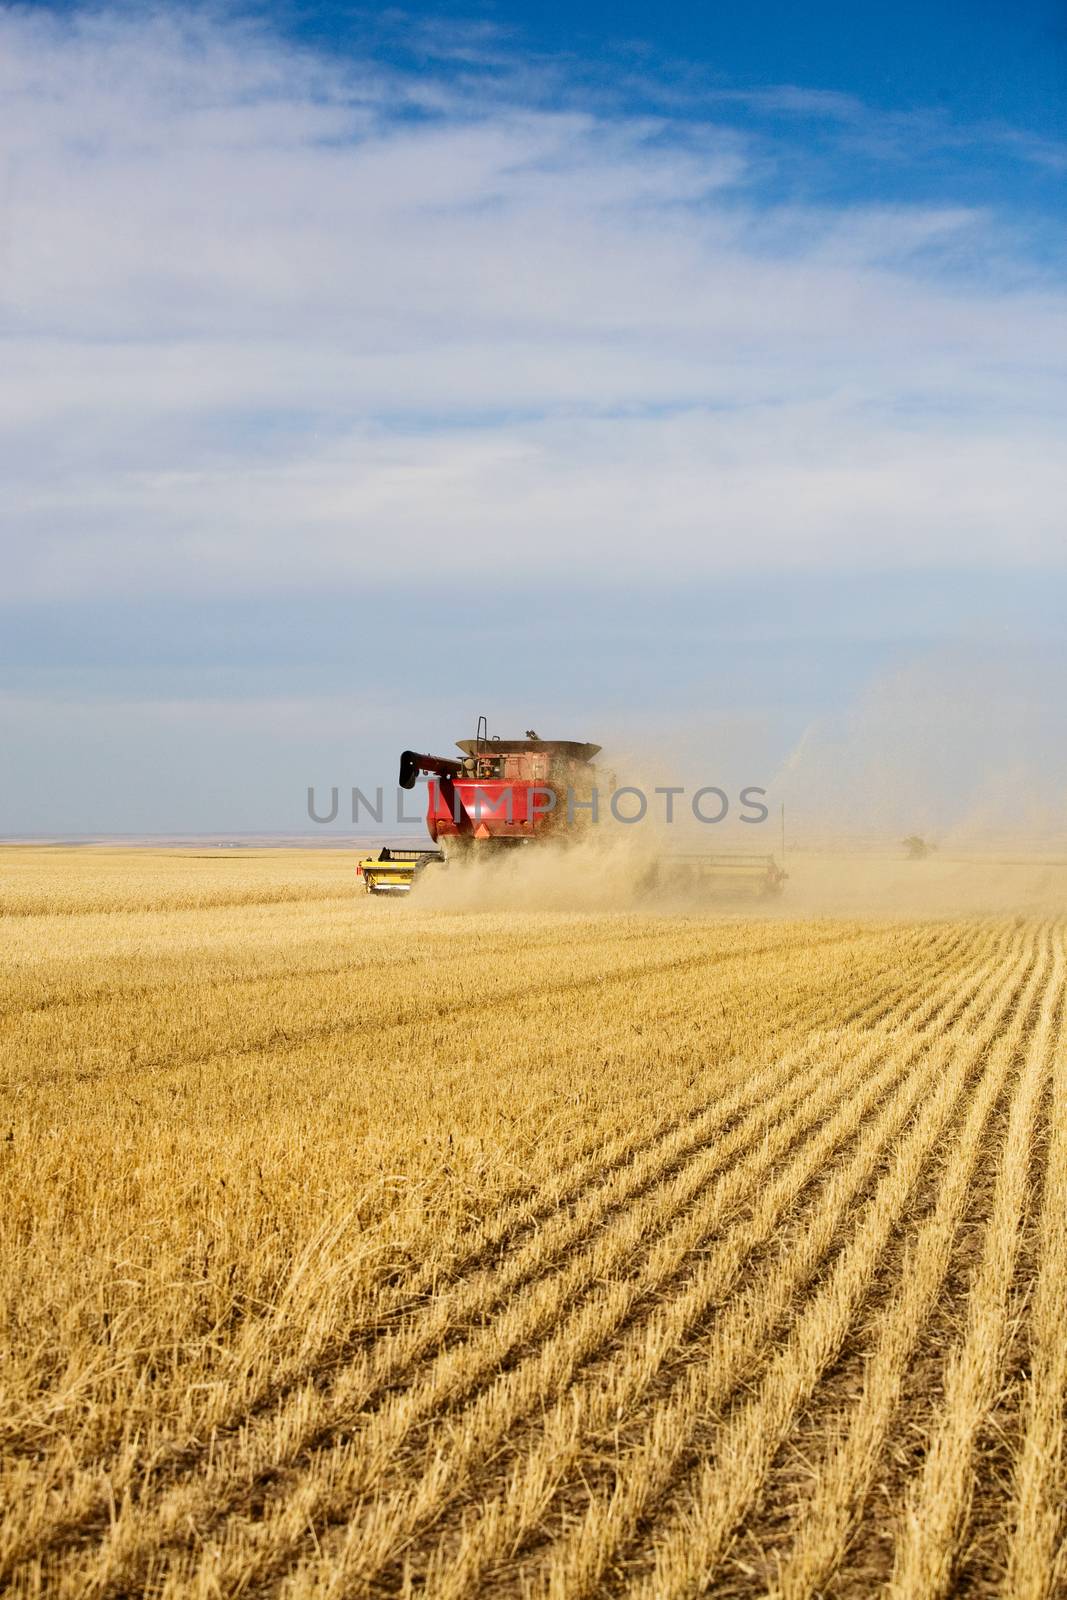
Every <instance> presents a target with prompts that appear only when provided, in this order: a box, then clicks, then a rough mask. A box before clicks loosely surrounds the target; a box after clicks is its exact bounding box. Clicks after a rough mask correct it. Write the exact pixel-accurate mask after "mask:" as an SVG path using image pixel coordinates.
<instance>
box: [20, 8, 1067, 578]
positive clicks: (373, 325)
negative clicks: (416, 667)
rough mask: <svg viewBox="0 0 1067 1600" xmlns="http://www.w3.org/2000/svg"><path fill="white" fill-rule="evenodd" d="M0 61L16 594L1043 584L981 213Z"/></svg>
mask: <svg viewBox="0 0 1067 1600" xmlns="http://www.w3.org/2000/svg"><path fill="white" fill-rule="evenodd" d="M490 44H491V45H492V46H493V48H494V49H496V48H498V44H497V41H496V39H495V38H493V39H491V40H489V41H488V42H486V41H484V40H479V39H475V40H474V41H473V47H474V49H475V50H476V51H478V50H483V51H484V50H485V49H486V48H488V45H490ZM452 48H453V50H454V46H453V47H452ZM485 59H486V58H484V57H483V64H484V60H485ZM0 60H2V61H3V62H4V63H5V65H4V66H3V67H2V68H0V125H2V130H3V148H4V152H5V153H4V155H3V156H2V157H0V304H2V316H3V323H2V328H3V344H2V359H3V370H4V377H3V381H2V383H0V468H2V470H3V473H4V481H5V485H6V490H5V505H4V509H3V513H2V516H3V527H4V537H5V539H6V541H7V543H8V550H9V553H8V557H7V574H6V576H7V584H6V588H7V592H8V594H9V595H11V596H15V597H17V596H18V595H20V594H22V595H33V596H38V597H40V596H48V595H51V594H58V593H70V592H74V593H85V594H93V593H95V592H100V591H112V592H121V593H125V592H129V593H136V592H138V591H151V590H161V589H162V590H174V589H179V590H181V589H184V590H191V591H196V590H199V589H210V588H225V589H235V590H240V589H244V590H247V589H250V588H255V587H261V586H262V587H284V586H286V585H291V584H299V585H308V584H317V585H328V586H332V585H335V584H338V583H345V584H354V583H355V582H357V581H358V580H359V579H361V578H364V577H366V576H368V575H371V574H374V573H378V572H382V571H388V570H390V569H391V568H393V567H394V566H395V565H396V564H397V562H398V559H402V561H403V564H404V566H405V568H406V569H407V570H411V569H413V568H417V569H419V570H420V571H422V572H423V573H426V574H432V573H434V572H441V573H449V574H455V573H456V571H457V569H458V570H463V569H464V568H465V566H466V565H468V564H469V565H470V567H471V569H472V570H476V571H477V572H478V573H480V574H481V575H482V577H483V578H484V577H486V576H489V575H491V574H492V573H494V572H497V573H515V572H524V571H530V572H537V573H539V574H541V575H542V576H544V575H546V574H549V573H552V572H556V571H561V572H563V571H574V570H590V571H596V570H603V569H604V568H605V566H607V567H609V568H610V570H611V571H612V573H613V574H615V575H619V576H622V577H627V576H629V577H632V578H634V579H638V578H640V577H641V576H642V575H643V574H646V573H648V572H650V571H656V572H663V571H664V570H665V569H670V570H671V571H673V572H674V573H676V574H677V573H679V572H681V573H684V572H692V573H706V574H713V573H715V572H717V571H722V570H726V569H729V570H737V569H739V568H740V569H744V568H750V567H753V566H755V567H759V566H761V565H762V564H764V563H767V562H771V563H773V564H775V565H785V566H815V567H833V566H838V567H840V566H852V565H857V564H860V565H867V566H879V565H881V566H885V565H889V566H893V565H918V564H922V563H932V564H937V565H946V564H948V565H953V564H971V563H974V564H986V563H996V562H998V561H1006V560H1010V561H1019V560H1023V561H1032V562H1034V563H1045V564H1049V563H1055V564H1061V563H1062V560H1063V556H1064V553H1065V543H1064V537H1063V531H1064V529H1063V514H1062V506H1063V505H1064V504H1067V469H1065V468H1064V466H1063V465H1062V464H1061V462H1060V455H1061V452H1060V451H1059V449H1058V441H1059V439H1060V437H1061V436H1062V416H1063V408H1064V389H1063V382H1062V377H1061V376H1060V373H1061V371H1062V357H1063V347H1064V336H1063V331H1062V330H1063V327H1064V325H1065V324H1064V319H1063V313H1064V309H1065V307H1064V296H1063V295H1062V294H1060V293H1059V292H1058V291H1055V290H1052V289H1048V288H1042V287H1040V286H1039V285H1036V284H1035V285H1031V286H1027V282H1026V273H1025V270H1024V269H1025V263H1021V264H1018V270H1017V269H1016V268H1012V269H1011V270H1009V271H1006V272H1001V273H1000V275H999V278H998V276H997V274H989V275H986V281H985V282H983V274H982V273H979V272H975V273H973V274H968V275H963V276H961V274H960V272H959V265H960V259H961V258H963V259H964V260H965V261H971V262H973V263H975V264H976V265H977V264H979V263H981V262H982V261H984V260H985V259H987V258H988V259H989V260H990V261H996V262H997V263H1002V262H1003V261H1004V260H1005V249H1006V247H1005V244H1004V240H1003V238H1002V237H1001V235H1000V233H999V231H998V228H997V224H996V221H995V219H994V218H992V217H990V216H988V215H985V214H982V213H978V212H975V211H972V210H967V209H961V208H958V207H953V206H950V205H945V206H940V207H923V206H914V207H894V208H887V207H884V206H873V205H872V206H866V207H851V208H842V209H840V210H838V211H836V212H833V211H827V210H826V208H825V207H822V208H820V209H817V210H816V209H813V208H810V207H807V208H805V207H801V206H799V205H796V204H794V205H791V206H788V207H786V206H781V205H777V206H774V207H772V206H770V205H769V204H768V202H767V200H766V197H765V195H764V192H763V187H762V185H763V180H764V177H765V176H766V167H765V161H766V156H765V154H764V153H761V154H760V155H759V156H758V157H757V156H756V154H755V152H754V151H751V150H750V149H749V148H748V146H747V145H746V143H745V141H744V139H743V138H742V137H741V136H739V135H738V134H737V133H736V132H734V131H732V130H731V129H729V128H728V127H720V126H717V125H715V124H713V123H703V124H701V123H695V122H694V121H693V120H692V119H686V120H685V121H682V122H679V123H677V124H675V123H673V122H671V121H670V120H669V119H664V118H652V117H647V116H643V117H637V116H628V115H625V114H623V113H621V112H613V111H610V110H608V109H606V108H605V106H604V105H603V104H601V105H599V106H598V107H597V108H596V109H588V110H582V109H580V108H576V106H575V96H574V95H571V96H570V100H569V105H568V108H567V109H550V108H546V107H545V106H544V105H543V104H541V105H537V104H532V103H527V104H523V103H522V102H521V101H520V100H519V99H518V98H512V99H511V100H510V101H509V100H508V99H507V98H506V97H505V96H504V95H503V94H502V93H500V92H492V93H490V92H485V93H483V94H481V95H479V94H478V93H477V92H476V91H475V90H472V89H471V88H469V87H466V88H465V87H462V86H459V85H458V84H457V83H456V81H455V80H454V79H450V78H449V77H448V76H447V75H440V74H439V75H438V76H437V77H436V78H432V77H430V76H428V75H425V74H422V75H407V76H405V75H403V74H399V73H397V72H395V71H394V72H386V71H384V70H382V69H380V68H378V67H375V66H374V65H373V64H371V63H367V64H362V65H360V64H356V65H353V64H351V63H338V62H337V61H331V60H326V59H320V58H317V57H316V56H314V55H313V54H311V53H309V52H306V51H300V50H297V49H296V48H295V47H293V46H291V45H288V44H285V43H283V42H281V41H279V40H276V39H273V38H271V37H270V36H269V35H267V34H266V33H263V32H261V31H257V30H256V29H254V28H252V27H251V26H250V25H248V24H238V23H235V22H233V21H232V20H231V21H224V20H212V19H211V18H210V17H207V16H200V17H194V18H192V19H191V20H190V19H188V18H187V19H185V20H175V19H174V18H173V17H171V18H169V19H168V18H167V17H160V16H156V17H151V18H148V19H144V18H140V19H139V18H138V17H137V16H136V15H133V14H130V13H125V14H122V15H119V14H116V15H113V16H108V15H107V14H102V15H95V16H88V15H75V16H74V17H73V18H67V19H59V18H55V17H51V16H43V15H41V14H36V15H34V14H27V13H22V12H10V11H8V12H0ZM768 93H771V91H768ZM773 94H775V95H777V97H778V101H779V103H781V104H782V105H784V106H785V108H786V109H793V110H796V111H797V112H799V113H803V112H805V111H812V110H814V111H819V110H820V107H821V110H822V112H825V113H826V114H827V115H829V116H830V117H832V118H835V117H836V118H841V119H845V120H847V119H848V117H850V116H851V113H852V106H851V102H849V103H848V104H847V105H845V104H842V105H838V104H837V99H838V97H832V96H831V97H829V99H827V97H825V96H821V97H820V95H819V94H818V93H817V92H816V93H814V94H812V93H810V92H808V91H800V90H793V89H789V90H782V89H779V90H776V91H773ZM783 96H784V99H783ZM805 97H806V98H805ZM824 102H825V103H824ZM938 263H941V270H937V269H938Z"/></svg>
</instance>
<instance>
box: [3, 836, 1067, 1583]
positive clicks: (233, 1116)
mask: <svg viewBox="0 0 1067 1600" xmlns="http://www.w3.org/2000/svg"><path fill="white" fill-rule="evenodd" d="M352 866H353V862H352V857H351V856H350V855H345V854H344V853H341V852H328V851H315V852H310V851H309V852H304V853H300V852H295V851H260V852H252V851H247V850H246V851H239V850H234V851H225V850H215V851H209V850H203V851H200V852H190V851H185V852H181V851H171V852H162V851H147V850H141V851H136V850H128V851H109V850H103V849H96V850H80V851H75V850H61V849H54V850H47V849H22V850H17V849H14V848H9V849H5V850H4V851H3V852H0V882H2V886H0V943H2V951H3V961H2V1025H0V1055H2V1060H0V1097H2V1100H0V1107H2V1109H0V1246H2V1248H0V1294H2V1299H3V1329H2V1341H3V1342H2V1349H0V1457H2V1477H0V1589H3V1590H6V1591H7V1592H9V1593H11V1594H13V1595H15V1596H31V1595H36V1596H61V1597H68V1600H82V1597H86V1596H96V1597H112V1600H118V1597H120V1596H140V1595H151V1596H172V1597H173V1596H186V1595H189V1596H203V1597H209V1596H211V1597H218V1596H238V1595H240V1596H250V1597H256V1596H266V1595H271V1596H279V1597H287V1600H298V1597H308V1596H318V1595H336V1596H343V1595H352V1596H369V1597H373V1596H394V1595H395V1596H401V1595H428V1596H434V1597H442V1600H444V1597H449V1600H460V1597H466V1596H481V1595H488V1596H503V1597H510V1596H514V1597H519V1596H530V1597H543V1600H564V1597H568V1600H569V1597H574V1600H577V1597H585V1596H590V1597H591V1596H601V1595H603V1596H612V1597H616V1596H617V1597H620V1600H622V1597H626V1600H660V1597H675V1596H678V1597H680V1596H696V1595H701V1594H709V1595H716V1596H717V1595H726V1596H734V1595H737V1596H742V1595H744V1596H747V1595H773V1596H776V1597H778V1596H781V1597H801V1596H850V1597H851V1596H854V1597H861V1596H868V1595H871V1594H883V1593H884V1594H886V1595H889V1596H892V1597H899V1600H904V1597H914V1600H918V1597H927V1596H942V1595H945V1596H947V1595H955V1594H967V1595H994V1594H996V1595H1005V1596H1009V1595H1010V1596H1021V1597H1026V1600H1041V1597H1053V1596H1056V1595H1063V1594H1065V1593H1067V1556H1065V1547H1064V1532H1065V1522H1064V1506H1065V1503H1067V1481H1065V1477H1067V1456H1065V1452H1064V1417H1065V1406H1067V1338H1065V1329H1067V1048H1065V1044H1064V1031H1063V1030H1064V1020H1065V1019H1064V1009H1063V1008H1064V995H1065V956H1067V946H1065V923H1064V921H1063V920H1061V919H1060V918H1059V917H1058V916H1057V914H1056V911H1055V907H1054V906H1053V907H1052V908H1051V909H1049V907H1048V906H1047V905H1044V906H1041V907H1038V906H1037V905H1036V904H1035V906H1034V908H1032V909H1030V910H1029V911H1027V912H1026V913H1025V914H1010V913H1007V912H1005V911H1003V910H997V909H992V910H986V911H982V910H980V909H968V910H967V911H966V912H956V913H953V914H930V913H924V914H923V915H905V914H901V912H900V911H899V909H898V910H897V911H896V912H895V913H894V914H893V915H892V916H890V915H888V914H886V915H878V914H877V912H876V911H875V912H874V913H872V914H871V915H867V916H860V915H858V914H857V915H847V916H846V915H842V914H834V915H829V914H825V915H816V916H800V915H796V914H791V913H790V911H789V908H788V902H787V901H784V902H783V903H782V906H781V908H780V909H776V910H774V911H773V912H771V913H768V912H767V911H766V909H764V910H763V911H760V912H759V913H758V914H749V913H748V912H746V911H740V910H738V911H736V912H735V911H732V910H729V909H723V908H721V907H720V908H718V909H713V908H710V907H709V908H707V909H702V908H700V907H697V908H695V909H694V908H692V907H690V908H687V909H678V908H673V909H672V908H666V909H663V908H661V909H659V910H657V909H656V908H654V907H644V906H639V905H638V906H630V907H628V908H627V909H622V910H615V911H612V910H598V911H589V910H587V911H581V912H579V911H571V912H568V911H566V910H552V911H548V910H543V909H542V910H538V909H537V908H536V906H527V907H525V908H523V909H519V908H514V909H509V908H508V907H506V906H503V907H500V906H497V907H494V908H490V909H478V908H477V907H472V906H469V905H468V906H465V907H464V908H463V909H459V910H457V909H454V908H453V909H450V908H449V907H448V906H447V905H443V906H440V905H437V904H434V905H433V906H430V905H428V904H425V903H424V904H422V905H420V903H419V899H418V896H417V895H415V896H412V897H411V898H410V899H409V900H408V901H406V902H405V903H403V904H400V905H397V904H389V903H384V902H381V901H378V900H376V899H371V898H370V897H367V896H363V895H360V896H357V895H356V893H355V880H354V876H353V871H352Z"/></svg>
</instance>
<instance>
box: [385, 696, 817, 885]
mask: <svg viewBox="0 0 1067 1600" xmlns="http://www.w3.org/2000/svg"><path fill="white" fill-rule="evenodd" d="M457 749H459V750H460V751H461V752H462V755H461V756H460V757H458V758H457V757H455V756H428V755H420V754H419V753H418V751H415V750H405V751H404V752H403V754H402V755H401V757H400V787H401V788H402V789H413V788H414V787H415V783H416V781H417V780H418V778H419V776H420V775H422V774H425V775H426V776H427V777H429V779H430V782H429V783H428V784H427V807H426V828H427V831H428V833H429V835H430V838H431V839H432V840H433V841H434V844H435V846H437V848H436V849H432V850H428V849H421V850H420V849H417V848H415V849H412V848H404V847H398V846H393V845H386V846H384V847H383V849H381V850H380V851H379V852H378V854H377V855H374V856H365V857H364V858H363V859H362V860H361V861H359V862H358V863H357V865H356V873H357V875H358V876H359V877H361V878H362V879H363V882H364V885H365V887H366V889H367V891H368V893H369V894H407V893H408V892H409V891H410V889H411V888H412V886H413V885H414V883H415V881H416V879H417V878H418V877H419V875H420V874H421V873H422V872H424V871H425V870H426V868H427V867H429V866H431V865H434V864H440V863H448V862H449V861H453V862H455V861H459V860H471V859H473V858H475V857H482V856H484V855H487V854H488V853H489V852H494V853H495V852H499V851H501V850H506V849H514V848H516V847H518V846H528V845H532V844H534V845H536V844H547V843H555V844H570V843H574V842H575V841H577V840H578V839H581V838H583V837H585V836H586V834H587V833H588V830H589V828H590V827H591V826H592V825H593V822H594V796H595V792H596V791H597V789H598V788H599V789H600V799H601V801H602V802H603V803H606V801H607V796H608V794H610V792H611V790H612V788H613V787H614V783H613V780H612V779H611V778H610V776H609V775H607V774H604V773H602V772H600V771H599V769H598V768H597V767H595V766H594V765H593V757H594V756H596V755H598V754H599V752H600V746H599V745H598V744H584V743H581V742H579V741H576V740H572V739H541V738H539V737H538V736H537V734H536V733H534V732H533V730H532V729H529V730H527V733H526V737H525V738H524V739H501V738H499V737H496V736H494V737H493V738H490V737H489V734H488V730H487V726H486V719H485V718H484V717H479V719H478V731H477V733H476V735H475V737H474V738H473V739H460V740H458V741H457ZM694 876H699V877H709V876H715V877H723V878H727V879H731V880H735V881H736V880H739V879H741V880H750V881H752V882H754V883H755V885H756V887H757V888H758V889H760V890H761V891H762V892H764V893H774V892H777V891H778V890H780V889H781V887H782V884H783V882H784V881H785V873H784V872H783V871H782V869H781V868H780V867H779V866H778V864H777V863H776V862H775V860H774V857H773V856H766V855H744V856H741V855H736V856H727V855H719V856H663V857H652V858H650V859H649V861H648V863H647V866H646V868H645V869H644V870H643V871H642V872H641V874H640V879H641V886H642V887H646V886H647V887H649V888H651V887H654V886H656V885H657V884H659V885H664V886H674V885H676V884H677V883H678V882H679V881H680V880H682V879H684V880H685V881H686V882H690V881H692V879H693V878H694Z"/></svg>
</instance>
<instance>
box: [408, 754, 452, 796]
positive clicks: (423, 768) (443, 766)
mask: <svg viewBox="0 0 1067 1600" xmlns="http://www.w3.org/2000/svg"><path fill="white" fill-rule="evenodd" d="M462 771H463V765H462V763H461V762H459V761H453V760H452V758H451V757H450V756H420V754H419V752H418V751H417V750H405V751H404V752H403V753H402V754H401V757H400V787H401V788H402V789H414V787H415V779H416V778H417V777H418V775H419V773H420V772H435V773H436V774H437V776H438V777H439V778H458V777H459V775H460V773H461V772H462Z"/></svg>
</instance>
